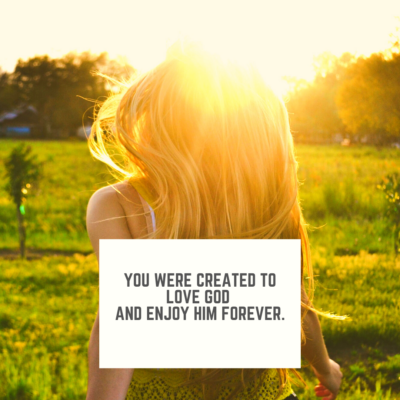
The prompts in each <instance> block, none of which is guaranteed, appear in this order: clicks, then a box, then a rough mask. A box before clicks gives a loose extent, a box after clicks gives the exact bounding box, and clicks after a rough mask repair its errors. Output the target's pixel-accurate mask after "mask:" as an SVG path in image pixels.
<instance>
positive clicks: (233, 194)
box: [89, 42, 319, 397]
mask: <svg viewBox="0 0 400 400" xmlns="http://www.w3.org/2000/svg"><path fill="white" fill-rule="evenodd" d="M109 79H110V80H111V81H112V82H113V84H114V85H118V87H119V88H120V91H119V93H117V94H115V95H112V96H111V97H109V98H108V99H107V100H106V101H105V102H104V103H103V104H102V105H100V106H99V108H98V109H97V112H96V115H95V122H94V124H93V127H92V132H91V136H90V138H89V146H90V149H91V152H92V154H93V155H94V156H95V157H96V158H98V159H99V160H101V161H103V162H105V163H106V164H108V165H109V166H110V167H112V169H113V170H115V171H118V173H120V174H121V175H122V178H123V179H128V180H129V181H130V182H132V184H133V185H134V186H135V187H136V188H137V189H138V191H139V193H140V194H141V195H142V196H143V197H144V198H145V199H146V200H147V201H148V202H149V203H150V205H151V206H152V208H153V209H154V211H155V214H156V220H157V229H156V230H155V231H154V232H153V233H151V234H149V235H148V237H149V238H167V239H178V238H179V239H182V238H184V239H186V238H187V239H218V238H232V239H233V238H248V239H301V242H302V272H301V274H302V285H303V271H304V269H305V270H306V272H307V275H308V293H309V298H310V303H309V304H305V303H303V302H302V309H303V313H302V317H303V318H304V316H305V314H306V312H307V310H313V311H315V312H317V311H316V310H314V308H313V307H312V303H311V301H312V295H313V276H312V268H311V262H310V249H309V241H308V237H307V231H306V225H305V222H304V219H303V216H302V212H301V209H300V205H299V197H298V180H297V162H296V159H295V155H294V148H293V139H292V135H291V132H290V128H289V121H288V114H287V110H286V107H285V104H284V103H283V101H282V100H281V99H280V98H279V97H278V96H277V95H276V94H275V93H274V92H273V91H272V90H271V88H270V87H269V86H268V85H266V84H265V82H264V80H263V79H262V78H261V76H260V74H259V72H258V71H257V70H256V69H255V68H253V67H243V66H239V65H237V64H235V63H232V62H229V61H224V60H222V59H221V58H220V57H219V56H217V55H215V54H211V53H208V52H206V51H205V50H204V49H202V48H201V46H199V45H197V44H193V43H192V44H185V43H181V42H178V43H176V44H175V45H173V46H172V47H171V48H170V50H169V52H168V55H167V58H166V60H165V61H164V62H162V63H161V64H159V65H158V66H157V67H156V68H154V69H153V70H151V71H149V72H147V73H144V74H140V75H138V76H136V77H135V78H134V80H133V81H132V82H127V83H120V82H118V81H115V80H113V79H111V78H109ZM318 313H319V312H318ZM302 339H303V340H305V336H304V331H303V329H302ZM236 371H237V376H238V377H240V378H241V381H242V383H243V385H244V386H245V384H246V383H245V381H246V380H247V381H250V380H253V379H256V378H257V377H260V376H261V374H262V373H263V372H264V371H265V370H236ZM293 371H294V373H295V374H296V375H297V376H298V374H297V372H296V371H295V370H293ZM278 373H279V377H280V383H281V391H282V390H283V387H284V385H285V384H286V381H287V379H288V373H287V370H286V369H278ZM223 376H224V371H223V370H211V371H210V370H208V371H207V370H205V371H203V376H202V377H201V378H200V379H197V380H195V382H197V383H198V382H200V383H202V384H203V385H204V384H211V383H213V382H214V383H215V382H220V381H221V380H223ZM203 389H204V386H203ZM239 389H240V388H239V387H238V388H237V390H236V391H235V393H237V391H238V390H239ZM232 397H233V394H232Z"/></svg>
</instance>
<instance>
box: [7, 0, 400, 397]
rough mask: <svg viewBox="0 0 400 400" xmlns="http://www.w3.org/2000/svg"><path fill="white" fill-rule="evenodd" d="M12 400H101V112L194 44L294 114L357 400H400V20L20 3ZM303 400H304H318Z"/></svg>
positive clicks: (389, 13)
mask: <svg viewBox="0 0 400 400" xmlns="http://www.w3.org/2000/svg"><path fill="white" fill-rule="evenodd" d="M2 15H3V18H2V23H1V25H0V35H1V37H2V38H3V40H2V45H1V50H2V51H1V52H0V160H1V162H0V176H1V181H0V238H1V240H0V281H1V285H0V302H1V306H0V399H24V400H30V399H35V400H36V399H46V400H47V399H84V398H85V390H86V385H87V362H86V354H87V344H88V339H89V335H90V329H91V326H92V324H93V321H94V317H95V314H96V312H97V302H98V268H97V263H96V260H95V257H94V255H93V254H92V251H91V247H90V243H89V240H88V237H87V233H86V226H85V213H86V206H87V203H88V200H89V198H90V196H91V195H92V194H93V193H94V192H95V191H96V190H97V189H99V188H100V187H102V186H105V185H108V184H110V183H112V182H113V179H112V177H111V175H110V173H109V171H108V170H107V169H106V167H105V166H103V165H101V164H100V163H99V162H97V161H94V160H93V158H92V157H91V155H90V153H89V151H88V148H87V144H86V136H87V135H88V133H89V132H90V127H91V123H92V120H93V106H94V101H96V100H102V99H105V98H106V96H107V95H108V94H110V93H112V92H113V91H115V90H117V89H116V88H115V87H113V86H112V85H110V84H109V83H107V82H106V81H105V80H104V79H102V78H100V77H99V76H97V75H94V72H95V71H97V72H101V73H104V74H107V75H109V76H112V77H115V78H118V79H129V77H131V76H132V75H133V74H134V73H135V72H141V71H146V70H148V69H150V68H152V67H154V66H155V65H157V64H158V63H159V62H161V61H162V60H163V58H164V56H165V51H166V49H167V48H168V46H169V45H170V44H172V43H173V42H174V41H175V40H176V39H178V38H181V37H186V36H189V37H191V38H193V39H195V40H201V41H202V42H203V43H204V44H205V46H208V47H209V48H210V49H211V50H213V51H217V52H220V53H221V54H223V55H226V56H228V57H230V58H234V59H236V60H237V61H239V62H240V61H245V62H251V63H253V64H255V65H256V66H257V67H258V69H259V70H260V72H261V73H262V74H263V76H264V78H265V79H266V80H267V81H268V82H269V83H270V84H271V85H272V86H273V87H274V88H275V89H276V90H277V91H278V92H279V93H280V94H281V95H282V97H283V98H284V101H285V103H286V106H287V108H288V111H289V116H290V122H291V128H292V134H293V137H294V140H295V144H296V156H297V159H298V162H299V179H300V181H301V187H300V198H301V203H302V208H303V211H304V214H305V218H306V220H307V221H308V223H309V228H310V240H311V249H312V258H313V266H314V271H315V275H316V292H315V299H316V301H315V303H316V306H317V307H319V308H321V309H323V310H324V311H331V312H333V313H335V314H339V315H348V316H349V317H350V318H349V319H347V320H345V321H331V320H325V319H323V320H322V321H321V322H322V326H323V330H324V336H325V340H326V343H327V346H328V350H329V352H330V355H331V358H333V359H335V360H336V361H338V362H339V363H340V364H341V365H342V367H343V370H344V381H343V390H342V392H341V394H340V397H339V398H340V399H400V322H399V321H400V296H399V293H400V279H399V277H400V261H399V260H400V258H399V257H398V253H399V249H400V237H399V235H400V163H399V161H400V157H399V156H400V3H399V2H398V1H394V0H393V1H389V0H387V1H383V0H382V1H379V2H378V1H369V2H365V1H358V0H354V1H351V2H349V1H341V0H340V1H339V0H338V1H328V0H327V1H323V2H322V1H311V0H305V1H302V2H296V1H282V2H279V3H277V2H275V3H269V2H262V1H246V2H243V1H235V2H233V1H231V2H226V1H215V2H210V1H202V2H198V1H147V2H140V1H120V0H117V1H115V2H113V3H112V4H111V3H109V2H107V3H106V2H101V1H96V2H94V1H79V2H78V1H74V0H73V1H70V2H68V3H60V2H51V1H47V0H38V1H36V2H30V1H25V0H24V1H20V2H10V1H5V2H3V3H2ZM301 372H302V374H303V375H304V376H305V378H306V381H307V382H308V384H309V385H310V388H308V389H307V388H302V387H299V388H297V387H296V386H294V388H295V391H296V392H297V393H298V396H299V397H300V398H301V399H312V398H315V397H314V394H313V390H312V388H313V385H314V383H315V380H314V379H313V377H312V374H311V373H310V371H309V369H308V368H307V367H306V366H305V367H304V368H302V371H301Z"/></svg>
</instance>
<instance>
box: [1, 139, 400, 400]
mask: <svg viewBox="0 0 400 400" xmlns="http://www.w3.org/2000/svg"><path fill="white" fill-rule="evenodd" d="M31 144H32V147H33V149H34V151H35V152H36V153H37V154H38V155H39V157H40V159H41V160H43V161H45V162H46V163H45V177H44V180H43V182H42V184H41V189H40V192H39V193H38V194H37V196H36V197H34V198H31V199H30V200H29V201H28V204H27V207H26V210H27V214H26V217H27V222H28V241H27V242H28V243H27V244H28V247H29V248H30V249H36V250H44V249H47V250H58V251H68V252H71V253H74V252H76V253H77V254H71V255H70V256H46V257H44V258H41V259H36V260H31V261H26V260H25V261H24V260H6V259H0V265H1V266H0V282H1V284H0V304H1V307H0V399H25V400H33V399H35V400H36V399H41V400H42V399H43V400H47V399H52V400H58V399H84V398H85V391H86V384H87V362H86V354H87V343H88V338H89V334H90V329H91V326H92V324H93V320H94V317H95V314H96V310H97V301H98V297H97V296H98V269H97V265H96V260H95V257H94V256H93V254H89V255H84V254H82V253H85V252H90V251H91V249H90V244H89V240H88V238H87V234H86V229H85V211H86V205H87V202H88V199H89V197H90V196H91V194H92V193H93V192H94V191H95V190H96V189H97V188H99V187H101V186H104V185H106V184H108V182H111V181H112V180H111V178H110V176H109V175H108V174H107V170H106V169H105V168H104V167H103V166H102V165H100V164H98V163H97V162H94V161H93V160H92V159H91V158H90V155H89V152H88V150H87V148H86V144H85V143H78V142H76V143H73V142H71V143H70V142H32V143H31ZM14 145H15V142H12V141H1V142H0V158H3V157H4V156H5V155H6V154H7V153H8V152H9V151H10V149H11V148H12V146H14ZM297 158H298V161H299V163H300V167H299V177H300V180H301V181H302V182H303V184H302V186H301V200H302V206H303V209H304V213H305V216H306V219H307V221H308V222H309V224H310V226H311V227H313V229H312V231H311V232H310V239H311V247H312V257H313V263H314V272H315V275H316V293H315V298H316V301H315V303H316V305H317V306H318V307H319V308H320V309H322V310H324V311H331V312H333V313H335V314H339V315H348V316H349V317H350V318H349V319H348V320H345V321H333V320H329V319H322V321H321V322H322V327H323V332H324V336H325V340H326V343H327V346H328V350H329V352H330V355H331V357H332V358H333V359H335V360H336V361H338V362H339V363H340V364H341V366H342V367H343V371H344V380H343V388H342V391H341V395H340V397H339V398H340V399H348V400H350V399H367V400H369V399H371V400H372V399H376V400H377V399H382V400H383V399H400V300H399V295H398V294H399V293H400V279H399V277H400V258H398V259H397V261H396V260H395V258H394V255H393V250H392V248H393V245H392V237H391V231H390V229H389V228H390V226H389V225H388V221H387V220H386V219H385V217H384V211H383V210H384V198H383V195H382V193H380V192H379V191H378V190H377V189H376V185H377V184H378V183H379V182H380V180H381V179H382V177H383V176H384V175H386V174H388V173H389V172H393V171H395V170H398V169H399V163H398V161H399V152H398V150H396V149H383V150H376V149H373V148H368V147H360V148H341V147H337V146H331V147H325V146H316V147H311V146H298V147H297ZM0 174H3V166H2V165H0ZM0 236H1V238H2V240H1V243H0V246H1V248H2V249H3V251H4V250H5V249H11V250H12V249H14V250H16V249H17V246H18V236H17V226H16V220H15V216H14V209H13V206H12V204H11V203H10V200H9V199H8V197H7V196H6V193H5V192H4V190H3V189H1V190H0ZM78 253H79V254H78ZM302 374H303V376H304V377H305V378H306V381H307V382H308V384H309V389H302V388H298V389H296V388H295V390H296V392H298V394H299V395H300V396H301V397H300V398H301V399H313V398H315V396H314V395H313V390H312V388H313V386H314V384H315V383H316V382H315V379H313V377H312V374H311V373H310V371H309V370H308V369H307V368H303V369H302Z"/></svg>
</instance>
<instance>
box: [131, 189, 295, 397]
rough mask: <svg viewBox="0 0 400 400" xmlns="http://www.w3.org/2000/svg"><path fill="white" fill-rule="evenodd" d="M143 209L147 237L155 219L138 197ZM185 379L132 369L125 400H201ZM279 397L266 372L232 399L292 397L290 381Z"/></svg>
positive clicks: (180, 374) (196, 372) (272, 373)
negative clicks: (254, 389) (253, 392)
mask: <svg viewBox="0 0 400 400" xmlns="http://www.w3.org/2000/svg"><path fill="white" fill-rule="evenodd" d="M139 197H140V200H141V202H142V205H143V209H144V215H145V218H146V224H147V229H148V233H151V232H154V230H155V229H156V218H155V213H154V210H153V209H152V207H151V206H150V205H149V204H148V203H147V202H146V201H145V200H144V199H143V197H142V196H141V195H139ZM191 374H192V376H193V377H198V376H200V375H201V369H193V370H192V372H191ZM186 379H187V370H185V369H166V368H154V369H139V368H137V369H135V370H134V372H133V376H132V380H131V383H130V385H129V388H128V392H127V395H126V397H125V400H203V399H204V397H203V390H202V386H201V384H198V385H190V386H187V385H182V383H183V382H184V381H185V380H186ZM260 380H261V381H262V382H261V385H260V388H259V389H258V391H257V392H256V394H253V395H250V394H251V391H252V389H253V388H254V385H258V384H259V381H260ZM234 383H235V382H231V383H229V382H228V383H227V384H224V385H222V386H221V389H220V392H219V396H218V398H217V400H225V399H226V398H227V397H228V396H229V394H230V393H231V392H232V389H233V386H232V385H233V384H234ZM278 393H279V375H278V371H277V370H276V369H268V370H266V371H265V372H264V373H263V374H262V375H261V377H260V378H258V380H256V381H254V382H252V383H250V384H249V386H248V388H246V389H245V390H242V391H241V392H239V393H238V394H237V395H236V397H235V399H239V398H240V400H254V399H257V400H283V399H285V398H286V397H288V396H289V395H290V394H291V393H292V389H291V385H290V381H287V383H286V386H285V388H284V389H283V391H282V393H281V395H280V396H279V397H277V395H278Z"/></svg>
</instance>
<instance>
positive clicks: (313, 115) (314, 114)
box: [287, 53, 353, 140]
mask: <svg viewBox="0 0 400 400" xmlns="http://www.w3.org/2000/svg"><path fill="white" fill-rule="evenodd" d="M351 62H353V56H352V55H351V54H349V53H345V54H343V55H342V56H341V57H339V58H338V57H335V56H334V55H332V54H330V53H324V54H322V55H320V56H319V57H317V58H316V59H315V60H314V69H315V71H316V75H315V78H314V80H313V81H312V82H305V81H304V80H301V81H298V82H297V83H296V84H295V85H294V86H293V89H292V92H291V93H290V101H289V102H288V104H287V106H288V111H289V115H290V118H291V126H292V129H293V131H294V132H295V134H296V132H297V134H300V135H302V136H303V137H307V136H309V135H313V136H317V137H319V139H321V140H329V139H331V138H332V136H333V135H334V134H336V133H338V132H343V131H344V126H343V123H342V121H341V119H340V117H339V114H338V110H337V106H336V103H335V97H336V93H337V90H338V87H339V86H340V83H341V80H342V77H343V75H344V71H345V70H346V68H347V66H348V65H349V64H350V63H351Z"/></svg>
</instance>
